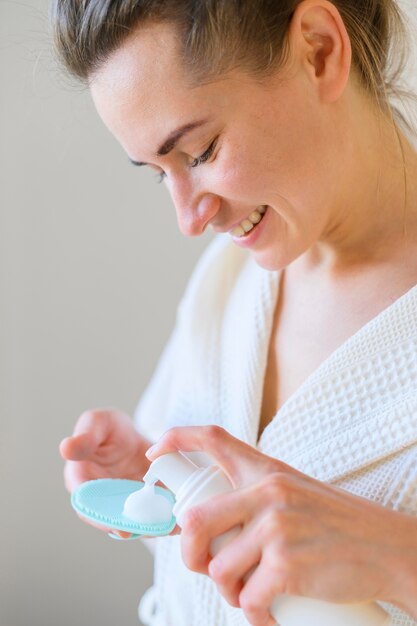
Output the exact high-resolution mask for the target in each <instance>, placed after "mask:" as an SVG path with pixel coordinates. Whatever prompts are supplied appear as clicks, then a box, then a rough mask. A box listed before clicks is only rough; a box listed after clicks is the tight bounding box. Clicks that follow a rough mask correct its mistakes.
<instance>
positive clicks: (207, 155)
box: [156, 137, 217, 183]
mask: <svg viewBox="0 0 417 626" xmlns="http://www.w3.org/2000/svg"><path fill="white" fill-rule="evenodd" d="M216 143H217V137H216V139H214V141H212V142H211V144H210V145H209V147H208V148H207V150H206V151H205V152H203V154H200V156H199V157H197V158H196V159H193V160H192V161H191V164H190V167H197V166H198V165H201V164H202V163H206V161H208V160H209V158H210V157H211V155H212V154H213V152H214V148H215V147H216ZM165 176H166V174H165V172H160V173H159V174H157V176H156V182H157V183H162V181H163V180H164V178H165Z"/></svg>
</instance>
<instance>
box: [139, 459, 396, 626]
mask: <svg viewBox="0 0 417 626" xmlns="http://www.w3.org/2000/svg"><path fill="white" fill-rule="evenodd" d="M144 480H145V482H146V483H152V482H156V481H157V480H160V481H161V482H163V483H164V484H165V485H166V486H167V487H168V489H170V490H171V491H172V492H173V493H174V495H175V499H176V503H175V505H174V508H173V513H174V515H175V517H176V519H177V523H178V525H179V526H180V527H181V526H182V522H183V518H184V514H185V513H186V511H187V510H188V509H189V508H191V507H193V506H196V505H198V504H200V503H201V502H203V501H204V500H207V499H208V498H210V497H213V496H215V495H218V494H221V493H226V492H228V491H232V490H233V486H232V484H231V483H230V481H229V479H228V478H227V476H226V475H225V473H224V472H223V471H222V470H221V469H220V468H218V467H216V466H214V465H212V466H210V467H204V468H201V467H197V466H196V465H195V464H194V463H192V461H190V460H189V459H188V458H187V457H185V456H184V455H183V454H181V453H179V452H173V453H169V454H164V455H162V456H160V457H158V458H157V459H155V461H154V462H153V463H152V464H151V466H150V468H149V471H148V472H147V474H146V475H145V477H144ZM239 532H240V528H239V527H235V528H232V529H230V530H229V531H227V532H226V533H224V534H223V535H221V536H219V537H216V538H215V539H214V540H213V541H212V543H211V546H210V553H211V555H212V556H215V554H217V552H218V551H219V550H220V549H221V547H222V546H224V545H225V544H226V543H227V542H228V541H230V540H231V539H232V538H233V537H235V536H236V535H237V534H238V533H239ZM270 612H271V615H272V616H273V617H274V619H275V620H276V621H277V622H278V623H279V624H280V626H305V625H306V624H308V625H309V626H390V624H391V619H390V617H389V615H388V614H387V613H386V612H385V611H384V610H383V609H382V608H381V607H380V606H379V605H378V604H376V603H369V602H368V603H359V604H331V603H329V602H323V601H321V600H314V599H312V598H304V597H299V596H289V595H280V596H278V597H277V598H276V600H275V601H274V602H273V604H272V606H271V608H270Z"/></svg>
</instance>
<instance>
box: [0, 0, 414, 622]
mask: <svg viewBox="0 0 417 626" xmlns="http://www.w3.org/2000/svg"><path fill="white" fill-rule="evenodd" d="M402 4H405V5H407V7H408V13H409V15H410V16H411V17H413V16H415V14H416V12H417V0H413V1H411V0H407V2H403V3H402ZM410 67H411V70H410V72H409V76H408V79H407V80H408V85H409V86H411V84H412V82H413V80H414V76H415V67H416V65H413V66H410ZM414 84H415V83H414ZM0 211H1V212H0V385H1V393H0V429H1V433H0V434H1V437H0V480H1V485H0V488H1V499H0V510H1V513H2V515H1V533H0V563H1V566H0V626H57V625H59V626H73V625H77V626H91V624H94V625H97V626H98V625H100V626H115V625H119V624H120V625H123V626H136V625H137V624H138V618H137V604H138V599H139V597H140V596H141V594H142V593H143V591H144V590H145V589H146V588H147V587H148V586H149V584H150V582H151V577H152V563H151V557H150V555H149V554H148V552H147V550H146V548H144V547H143V546H142V544H141V543H140V542H139V541H133V542H125V543H123V542H118V541H112V540H111V539H109V538H108V537H107V536H106V535H104V534H102V533H100V532H98V531H96V530H94V529H92V528H90V527H88V526H86V525H85V524H82V523H81V522H80V521H79V520H78V518H77V517H76V515H75V514H74V513H73V511H72V509H71V507H70V501H69V496H68V494H67V493H66V491H65V490H64V487H63V481H62V469H63V462H62V460H61V458H60V456H59V453H58V445H59V442H60V440H61V439H62V438H63V437H65V436H66V435H68V434H70V433H71V431H72V428H73V425H74V422H75V420H76V418H77V417H78V416H79V415H80V413H81V412H82V411H83V410H85V409H87V408H93V407H105V406H114V407H119V408H121V409H124V410H126V411H127V412H129V413H130V414H131V413H132V412H133V410H134V407H135V405H136V403H137V401H138V399H139V397H140V395H141V393H142V391H143V390H144V388H145V387H146V384H147V382H148V380H149V378H150V376H151V373H152V371H153V368H154V366H155V364H156V362H157V359H158V356H159V354H160V352H161V350H162V348H163V346H164V343H165V341H166V339H167V337H168V335H169V333H170V331H171V329H172V326H173V322H174V315H175V309H176V305H177V303H178V301H179V298H180V296H181V293H182V291H183V289H184V286H185V284H186V281H187V279H188V277H189V275H190V273H191V271H192V268H193V266H194V264H195V261H196V259H197V258H198V256H199V255H200V253H201V251H202V249H203V248H204V247H205V246H206V245H207V244H208V242H209V240H210V237H211V235H210V234H207V235H205V236H204V237H203V238H201V239H197V240H196V239H186V238H184V237H183V236H182V235H181V234H180V233H179V231H178V229H177V225H176V220H175V213H174V209H173V207H172V205H171V202H170V200H169V198H168V196H167V192H166V190H165V189H164V186H163V185H159V186H158V185H157V184H156V182H155V179H154V175H153V174H151V173H148V172H145V171H143V169H142V170H139V169H138V168H134V167H133V166H132V165H130V164H129V162H128V160H127V156H126V155H125V153H124V152H123V150H122V149H121V148H120V146H119V145H118V144H117V143H116V141H115V140H114V139H113V138H112V137H111V135H110V134H109V133H108V131H107V130H106V129H105V128H104V126H103V124H102V122H101V121H100V119H99V118H98V116H97V115H96V113H95V111H94V108H93V105H92V102H91V99H90V97H89V94H88V92H87V91H85V90H84V89H82V88H81V87H80V86H79V85H77V84H76V83H75V82H73V81H71V80H69V79H68V78H67V77H66V76H65V75H64V74H63V73H62V71H61V70H60V69H59V67H58V65H57V63H56V61H55V60H54V57H53V53H52V49H51V42H50V38H49V33H48V3H47V2H46V1H44V0H24V1H23V0H22V1H19V2H17V1H16V2H15V1H11V0H0Z"/></svg>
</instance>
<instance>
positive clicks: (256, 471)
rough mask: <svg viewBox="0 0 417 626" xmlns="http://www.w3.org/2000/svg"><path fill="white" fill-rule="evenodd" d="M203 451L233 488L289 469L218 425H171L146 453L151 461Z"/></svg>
mask: <svg viewBox="0 0 417 626" xmlns="http://www.w3.org/2000/svg"><path fill="white" fill-rule="evenodd" d="M179 450H180V451H183V452H194V451H197V450H199V451H203V452H206V453H207V454H208V455H209V456H210V457H212V459H213V460H214V461H215V462H216V463H217V465H218V466H219V467H221V469H222V470H223V471H224V472H225V474H226V475H227V476H228V478H229V479H230V481H231V482H232V484H233V486H234V487H241V486H243V485H244V486H247V485H249V484H251V483H253V482H256V481H257V480H259V479H260V478H261V477H262V476H264V475H265V471H266V472H268V473H269V472H273V471H279V470H281V471H282V470H284V469H291V468H289V467H288V466H286V465H285V464H284V463H281V462H280V461H278V460H277V459H274V458H272V457H268V456H266V455H264V454H262V453H261V452H259V451H258V450H257V449H256V448H254V447H252V446H250V445H249V444H247V443H245V442H243V441H241V440H240V439H237V438H236V437H233V436H232V435H231V434H230V433H228V432H227V430H225V429H224V428H221V427H220V426H190V427H189V426H182V427H177V428H171V429H170V430H168V431H167V432H166V433H165V434H164V435H162V437H161V438H160V439H159V441H158V442H157V443H156V444H155V445H154V446H152V447H151V448H149V450H148V451H147V452H146V456H147V458H148V459H149V460H150V461H154V460H155V459H156V458H157V457H159V456H161V455H162V454H168V453H169V452H177V451H179Z"/></svg>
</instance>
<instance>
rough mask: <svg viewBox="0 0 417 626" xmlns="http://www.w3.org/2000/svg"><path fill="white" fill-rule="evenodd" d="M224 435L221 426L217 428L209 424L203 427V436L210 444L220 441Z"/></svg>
mask: <svg viewBox="0 0 417 626" xmlns="http://www.w3.org/2000/svg"><path fill="white" fill-rule="evenodd" d="M224 435H225V430H224V428H222V427H221V426H217V425H216V424H211V425H210V426H204V436H205V437H207V439H209V440H210V441H211V442H214V443H215V442H217V441H219V440H220V439H223V438H224Z"/></svg>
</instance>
